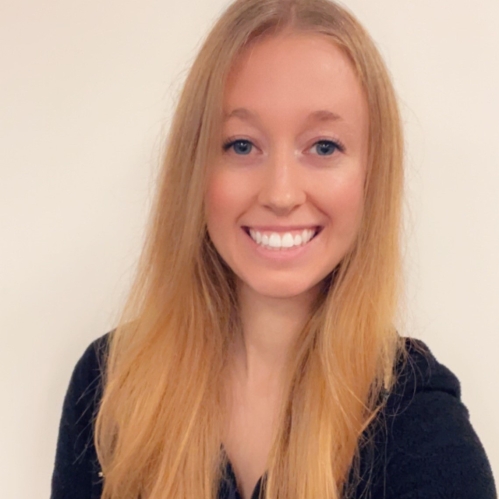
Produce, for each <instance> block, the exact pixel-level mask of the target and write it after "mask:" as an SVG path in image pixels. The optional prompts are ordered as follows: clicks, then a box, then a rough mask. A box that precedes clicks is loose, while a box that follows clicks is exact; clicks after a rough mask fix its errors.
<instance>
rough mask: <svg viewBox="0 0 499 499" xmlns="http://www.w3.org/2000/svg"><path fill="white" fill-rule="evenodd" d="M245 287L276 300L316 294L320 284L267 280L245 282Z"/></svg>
mask: <svg viewBox="0 0 499 499" xmlns="http://www.w3.org/2000/svg"><path fill="white" fill-rule="evenodd" d="M319 282H320V281H319ZM244 285H245V286H247V287H249V288H250V289H251V290H252V291H253V292H254V293H257V294H259V295H261V296H265V297H268V298H276V299H279V298H281V299H289V298H295V297H298V296H305V295H307V294H314V293H315V292H316V290H317V285H318V282H310V281H307V282H304V281H290V280H289V279H284V280H274V281H269V280H266V281H265V282H262V281H254V280H249V281H247V280H245V281H244Z"/></svg>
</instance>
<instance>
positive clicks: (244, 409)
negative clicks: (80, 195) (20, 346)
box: [52, 0, 496, 499]
mask: <svg viewBox="0 0 499 499" xmlns="http://www.w3.org/2000/svg"><path fill="white" fill-rule="evenodd" d="M402 145H403V140H402V133H401V125H400V118H399V114H398V110H397V104H396V99H395V96H394V91H393V88H392V85H391V83H390V80H389V78H388V75H387V71H386V69H385V67H384V65H383V62H382V60H381V58H380V55H379V53H378V52H377V50H376V48H375V47H374V45H373V43H372V41H371V40H370V38H369V36H368V35H367V33H366V32H365V31H364V29H363V28H362V27H361V26H360V24H359V23H358V21H356V20H355V19H354V18H353V17H352V16H351V14H349V13H348V12H346V11H345V10H344V9H342V8H341V7H339V6H338V5H336V4H334V3H331V2H329V1H327V0H238V1H236V2H235V3H233V4H232V5H231V6H230V7H229V8H228V9H227V10H226V12H225V13H224V14H223V15H222V17H221V18H220V19H219V21H218V22H217V24H216V25H215V26H214V28H213V30H212V31H211V33H210V34H209V36H208V38H207V40H206V41H205V43H204V45H203V47H202V48H201V51H200V53H199V55H198V57H197V59H196V61H195V62H194V65H193V67H192V70H191V72H190V74H189V76H188V78H187V81H186V83H185V87H184V90H183V93H182V95H181V98H180V102H179V104H178V107H177V110H176V113H175V116H174V120H173V123H172V127H171V132H170V135H169V137H168V144H167V148H166V154H165V160H164V168H163V171H162V176H161V178H160V179H159V182H158V191H157V197H156V201H155V205H154V208H153V216H152V219H151V224H150V227H149V232H148V235H149V236H148V238H147V242H146V246H145V248H144V251H143V254H142V259H141V262H140V266H139V272H138V277H137V279H136V282H135V284H134V286H133V289H132V293H131V295H130V298H129V300H128V303H127V305H126V307H125V311H124V313H123V316H122V319H121V321H120V325H119V326H118V327H117V329H116V330H115V331H113V332H112V333H110V334H108V335H105V336H103V337H101V338H100V339H98V340H97V341H96V342H94V343H93V344H92V345H90V346H89V348H88V349H87V351H86V352H85V354H84V355H83V357H82V358H81V359H80V361H79V362H78V364H77V366H76V368H75V371H74V374H73V377H72V380H71V383H70V387H69V390H68V393H67V396H66V400H65V403H64V408H63V415H62V420H61V429H60V436H59V442H58V449H57V457H56V465H55V470H54V475H53V482H52V483H53V486H52V498H53V499H59V498H63V497H64V498H68V497H71V498H72V499H76V498H82V499H83V498H85V499H91V498H98V497H102V498H103V499H118V498H119V499H138V498H139V497H140V498H141V499H146V498H147V499H159V498H189V499H190V498H194V497H199V498H201V497H203V498H215V497H221V498H236V497H242V498H244V499H249V498H252V499H256V498H257V497H259V495H261V496H262V497H263V495H264V494H266V497H267V498H286V499H287V498H289V499H291V498H299V499H312V498H314V499H315V498H319V497H320V498H328V499H329V498H330V499H339V498H344V497H345V498H346V497H351V498H360V497H361V496H363V494H367V495H368V497H369V496H370V497H372V498H375V499H377V498H380V499H381V498H385V497H386V498H394V499H395V498H417V497H424V498H433V497H434V498H437V497H438V498H449V499H450V498H453V499H456V498H458V499H459V498H463V499H464V498H471V497H473V498H483V499H491V498H493V497H496V495H495V491H494V483H493V478H492V473H491V470H490V466H489V463H488V461H487V458H486V456H485V453H484V451H483V448H482V446H481V444H480V442H479V440H478V438H477V436H476V434H475V432H474V431H473V428H472V427H471V425H470V423H469V420H468V413H467V410H466V408H465V406H464V405H463V404H462V403H461V401H460V389H459V382H458V380H457V378H456V377H455V376H454V375H453V374H452V373H451V372H450V371H449V370H448V369H447V368H445V367H444V366H442V365H441V364H439V363H438V362H437V361H436V359H435V358H434V357H433V356H432V354H431V353H430V352H429V350H428V349H427V347H426V346H425V345H424V344H423V343H422V342H418V341H416V340H410V339H408V338H403V337H401V336H399V334H398V333H397V331H396V330H395V327H394V320H395V313H396V310H397V297H398V295H399V293H400V287H399V276H400V263H399V224H400V205H401V193H402V184H403V172H402V162H403V146H402Z"/></svg>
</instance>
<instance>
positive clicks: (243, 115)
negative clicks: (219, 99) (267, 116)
mask: <svg viewBox="0 0 499 499" xmlns="http://www.w3.org/2000/svg"><path fill="white" fill-rule="evenodd" d="M233 117H237V118H240V119H242V120H245V121H253V122H258V121H259V118H258V115H256V114H255V113H252V112H251V111H249V110H248V109H246V108H244V107H238V108H237V109H234V110H233V111H231V112H230V113H225V114H224V122H225V121H227V120H229V119H230V118H233ZM342 120H343V118H342V117H341V116H340V115H339V114H336V113H333V112H332V111H328V110H327V109H319V110H318V111H313V112H311V113H310V114H309V115H308V116H307V119H306V121H307V122H313V121H319V122H321V123H324V122H328V121H342Z"/></svg>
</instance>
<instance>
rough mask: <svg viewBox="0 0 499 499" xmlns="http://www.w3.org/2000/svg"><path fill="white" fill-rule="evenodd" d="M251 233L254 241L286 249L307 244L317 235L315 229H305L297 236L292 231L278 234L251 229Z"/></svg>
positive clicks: (265, 245) (261, 244)
mask: <svg viewBox="0 0 499 499" xmlns="http://www.w3.org/2000/svg"><path fill="white" fill-rule="evenodd" d="M249 233H250V236H251V238H252V239H253V241H255V242H256V243H257V244H259V245H260V246H264V247H267V248H272V249H282V248H284V249H286V248H293V247H294V246H301V245H304V244H307V243H308V242H309V241H310V239H312V237H313V236H314V235H315V230H312V229H304V230H303V231H302V232H301V234H296V235H295V236H293V234H291V232H285V233H284V234H278V233H277V232H271V233H270V234H261V233H260V232H258V231H257V230H254V229H250V230H249Z"/></svg>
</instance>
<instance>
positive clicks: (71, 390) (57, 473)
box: [50, 333, 110, 499]
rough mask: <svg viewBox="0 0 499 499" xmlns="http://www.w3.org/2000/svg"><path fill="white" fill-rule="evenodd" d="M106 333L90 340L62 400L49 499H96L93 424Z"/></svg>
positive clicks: (102, 373)
mask: <svg viewBox="0 0 499 499" xmlns="http://www.w3.org/2000/svg"><path fill="white" fill-rule="evenodd" d="M109 336H110V333H106V334H105V335H103V336H101V337H99V338H97V339H96V340H94V341H93V342H92V343H90V345H89V346H88V347H87V348H86V349H85V351H84V352H83V355H82V356H81V357H80V358H79V360H78V361H77V363H76V365H75V367H74V369H73V373H72V375H71V379H70V381H69V385H68V389H67V391H66V395H65V397H64V403H63V407H62V415H61V419H60V424H59V435H58V440H57V448H56V457H55V465H54V469H53V474H52V489H51V490H52V492H51V496H50V497H51V499H63V498H67V497H72V498H73V499H88V498H94V497H100V496H99V495H98V494H99V490H100V481H101V479H100V477H99V471H100V468H99V464H98V459H97V455H96V450H95V446H94V428H93V426H94V421H95V417H96V415H97V411H98V406H99V401H100V398H101V396H102V390H103V375H104V371H105V359H106V356H107V350H108V340H109Z"/></svg>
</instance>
